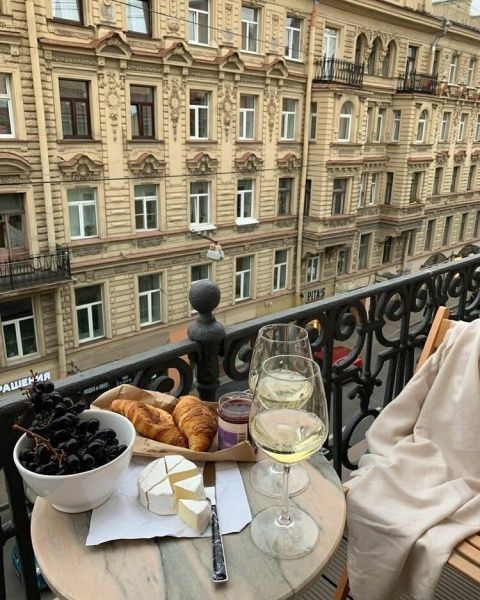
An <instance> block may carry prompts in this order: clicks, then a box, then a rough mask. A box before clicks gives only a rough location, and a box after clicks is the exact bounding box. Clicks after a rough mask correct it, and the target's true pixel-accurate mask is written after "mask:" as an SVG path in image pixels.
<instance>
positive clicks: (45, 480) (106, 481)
mask: <svg viewBox="0 0 480 600" xmlns="http://www.w3.org/2000/svg"><path fill="white" fill-rule="evenodd" d="M79 416H80V419H82V420H83V419H91V418H93V417H95V418H96V419H98V420H99V421H100V428H101V429H103V428H104V427H110V428H111V429H113V430H114V431H115V432H116V433H117V438H118V441H119V443H120V444H126V446H127V449H126V450H125V452H123V453H122V454H120V456H117V458H115V459H114V460H112V461H111V462H109V463H107V464H106V465H102V466H101V467H97V468H96V469H92V470H91V471H86V472H84V473H74V474H72V475H39V474H38V473H34V472H33V471H29V470H28V469H26V468H25V467H24V466H23V465H22V463H21V462H20V460H19V455H20V452H21V451H22V450H23V449H24V448H27V447H28V446H31V445H32V440H30V439H29V438H28V437H27V436H26V434H23V435H22V437H21V438H20V439H19V440H18V442H17V443H16V444H15V448H14V450H13V459H14V461H15V465H16V467H17V469H18V471H19V473H20V475H21V476H22V479H23V481H24V483H25V484H26V485H27V486H28V487H29V488H30V489H31V490H33V491H34V492H35V494H37V496H41V497H42V498H45V499H46V500H48V501H49V502H50V503H51V505H52V506H53V507H54V508H56V509H57V510H60V511H61V512H67V513H78V512H84V511H86V510H92V509H93V508H96V507H97V506H100V504H103V503H104V502H105V501H106V500H108V498H110V496H111V495H112V493H113V490H114V489H115V486H116V484H117V481H118V480H119V478H120V477H121V475H122V474H123V473H124V471H125V470H126V469H127V467H128V465H129V464H130V459H131V457H132V452H133V443H134V441H135V428H134V427H133V425H132V424H131V423H130V421H129V420H128V419H126V418H125V417H123V416H122V415H119V414H117V413H113V412H110V411H106V410H85V411H84V412H83V413H81V414H80V415H79Z"/></svg>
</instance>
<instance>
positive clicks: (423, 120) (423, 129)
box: [417, 108, 428, 143]
mask: <svg viewBox="0 0 480 600" xmlns="http://www.w3.org/2000/svg"><path fill="white" fill-rule="evenodd" d="M427 123H428V111H427V109H425V108H424V109H423V110H422V111H421V113H420V115H419V117H418V123H417V142H421V143H423V142H425V136H426V134H427Z"/></svg>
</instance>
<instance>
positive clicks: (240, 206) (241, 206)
mask: <svg viewBox="0 0 480 600" xmlns="http://www.w3.org/2000/svg"><path fill="white" fill-rule="evenodd" d="M241 181H243V182H244V183H245V182H247V181H249V182H250V183H251V187H250V189H245V190H239V189H238V184H239V183H240V182H241ZM249 195H250V214H247V211H246V210H245V205H246V202H245V200H246V198H247V196H249ZM239 213H240V214H239ZM254 215H255V180H254V179H249V178H247V179H239V180H238V181H237V221H236V222H237V225H252V224H254V223H258V221H257V219H256V218H255V216H254Z"/></svg>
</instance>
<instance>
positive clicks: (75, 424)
mask: <svg viewBox="0 0 480 600" xmlns="http://www.w3.org/2000/svg"><path fill="white" fill-rule="evenodd" d="M27 399H28V401H27V404H28V407H29V413H30V414H32V413H33V419H30V422H29V424H28V425H26V424H25V422H24V421H25V419H22V420H21V423H22V424H21V425H20V424H16V425H14V428H15V429H17V430H19V431H21V432H23V435H22V436H21V437H20V439H19V440H18V441H17V443H16V445H15V448H14V450H13V459H14V461H15V465H16V467H17V469H18V471H19V473H20V475H21V477H22V479H23V481H24V483H25V485H26V489H27V490H28V491H29V492H33V493H34V494H36V495H37V496H41V497H43V498H45V499H46V500H48V501H49V502H50V504H52V506H53V507H54V508H56V509H57V510H59V511H62V512H68V513H78V512H84V511H87V510H92V509H93V508H96V507H97V506H100V504H103V503H104V502H105V501H106V500H108V498H109V497H110V496H111V495H112V493H113V491H114V489H115V486H116V484H117V482H118V480H119V479H120V477H121V475H122V474H123V473H124V471H125V470H126V469H127V467H128V465H129V463H130V459H131V457H132V452H133V444H134V441H135V429H134V427H133V425H132V424H131V423H130V421H129V420H128V419H126V418H125V417H123V416H122V415H119V414H116V413H113V412H109V411H104V410H87V409H86V406H85V404H84V403H83V402H81V401H79V402H74V401H73V400H72V399H71V398H68V397H65V396H63V395H62V394H61V393H59V392H57V391H56V390H55V388H54V385H53V383H52V382H51V381H41V382H35V383H34V384H33V385H32V387H31V388H30V389H29V390H28V391H27ZM27 495H28V494H27Z"/></svg>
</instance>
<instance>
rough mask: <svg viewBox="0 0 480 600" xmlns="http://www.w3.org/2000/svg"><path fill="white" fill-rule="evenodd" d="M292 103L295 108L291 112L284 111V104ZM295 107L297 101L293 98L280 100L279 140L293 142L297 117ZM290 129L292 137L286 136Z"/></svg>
mask: <svg viewBox="0 0 480 600" xmlns="http://www.w3.org/2000/svg"><path fill="white" fill-rule="evenodd" d="M287 102H293V103H294V104H295V107H294V109H293V110H286V109H285V103H287ZM297 106H298V100H296V99H295V98H283V100H282V131H281V139H282V140H294V139H295V133H296V131H295V130H296V115H297ZM290 127H291V129H292V135H291V136H289V135H288V131H289V129H290Z"/></svg>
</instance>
